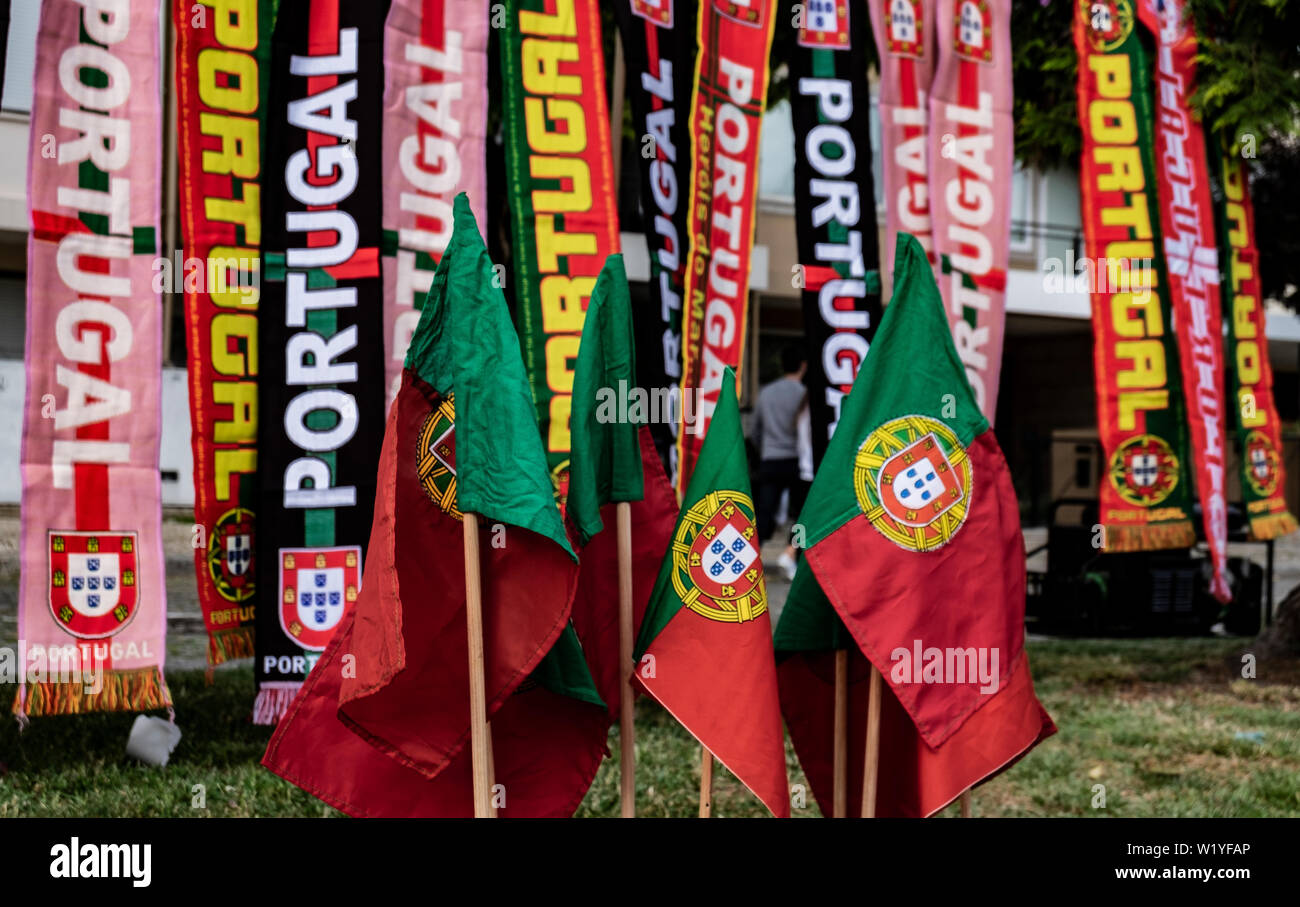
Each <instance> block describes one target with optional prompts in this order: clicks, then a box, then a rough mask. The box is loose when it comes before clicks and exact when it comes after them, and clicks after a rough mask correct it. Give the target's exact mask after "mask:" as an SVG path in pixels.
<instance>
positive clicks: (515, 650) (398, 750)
mask: <svg viewBox="0 0 1300 907" xmlns="http://www.w3.org/2000/svg"><path fill="white" fill-rule="evenodd" d="M402 380H403V384H402V389H401V391H400V392H399V393H398V396H397V399H396V400H395V401H394V403H393V407H392V410H391V412H390V415H389V420H388V430H387V432H386V433H385V437H384V448H383V453H382V454H381V457H380V467H379V468H380V475H381V476H385V477H386V479H385V481H383V482H382V483H381V489H382V490H381V492H380V500H379V501H377V502H376V504H377V506H376V513H375V521H374V528H373V530H372V533H371V540H370V545H371V547H370V548H369V549H368V550H369V551H370V552H371V555H370V559H369V561H368V563H367V564H366V570H365V576H364V577H363V579H362V584H361V587H362V589H361V594H360V595H359V596H358V598H357V603H356V612H357V620H356V626H355V629H354V631H353V647H352V648H351V649H349V650H348V651H349V652H350V653H351V654H352V655H354V656H355V658H356V663H355V676H354V677H344V678H343V679H342V689H341V692H340V699H339V710H340V713H341V717H342V718H343V720H344V721H346V722H347V723H348V724H349V725H351V726H352V727H354V729H355V730H356V731H357V733H359V734H361V735H363V736H365V737H367V738H368V739H370V741H371V742H372V743H373V744H374V745H375V746H377V747H379V748H380V749H382V750H383V751H384V752H387V753H389V754H390V755H392V756H393V757H394V758H397V759H399V760H401V761H403V762H405V763H407V764H409V765H410V766H411V767H412V768H415V769H418V770H419V771H421V772H423V773H424V774H427V775H430V776H432V775H434V774H436V773H437V772H439V771H441V770H442V769H443V768H444V767H446V765H447V764H448V762H450V761H451V759H452V757H453V756H455V755H456V753H457V752H459V751H460V748H461V747H463V746H464V745H465V744H466V743H467V742H468V741H469V667H468V656H467V654H466V653H467V652H468V640H467V638H466V633H467V631H466V624H465V568H464V555H463V551H464V525H463V523H461V522H460V521H459V520H457V519H454V518H453V517H450V516H448V515H447V514H445V513H443V512H442V510H441V509H439V507H438V505H437V504H435V503H434V502H433V501H432V500H430V499H429V497H428V496H427V495H426V494H425V493H424V489H423V488H422V487H421V485H420V480H419V477H418V474H417V472H416V463H415V459H416V438H417V435H418V433H419V431H420V427H421V426H422V425H423V424H424V420H425V417H426V416H428V414H429V413H430V412H431V411H432V410H433V409H434V408H435V407H436V406H437V402H438V401H437V397H436V395H435V394H434V393H433V391H432V389H430V388H429V387H428V386H427V385H425V384H424V383H423V382H421V381H419V380H418V379H415V378H414V377H413V376H412V375H411V374H410V373H409V372H408V373H405V374H404V375H403V379H402ZM480 529H481V531H482V536H481V539H480V545H479V547H480V552H481V564H482V566H481V576H482V584H483V650H484V655H485V675H486V680H487V691H488V716H489V718H491V717H492V715H493V713H494V712H495V711H496V710H497V709H498V708H500V707H501V705H502V703H503V702H505V700H506V698H507V697H508V696H509V695H510V694H511V692H513V690H514V689H515V687H517V686H518V685H519V684H520V683H521V682H522V681H523V680H524V679H525V678H526V677H527V676H528V675H529V673H531V672H532V671H533V669H534V668H536V667H537V665H538V663H539V662H540V661H541V660H542V657H543V656H544V655H545V654H546V652H548V651H549V650H550V648H551V646H552V645H554V643H555V640H556V639H557V638H558V637H559V635H560V631H561V630H563V628H564V624H565V623H566V622H567V621H568V619H569V610H570V605H571V603H572V600H573V594H574V590H575V589H576V588H577V580H578V565H577V564H575V563H574V562H573V560H572V558H570V557H569V556H568V555H567V554H566V553H565V552H564V551H563V550H562V549H560V548H559V547H558V546H556V545H555V543H553V542H551V541H549V540H548V539H545V538H542V537H541V536H538V535H536V534H535V533H532V532H529V531H528V530H525V529H519V528H516V527H514V526H510V527H507V528H506V530H505V533H506V534H505V546H504V547H494V546H493V544H492V540H493V532H492V531H491V527H490V526H486V525H482V524H480Z"/></svg>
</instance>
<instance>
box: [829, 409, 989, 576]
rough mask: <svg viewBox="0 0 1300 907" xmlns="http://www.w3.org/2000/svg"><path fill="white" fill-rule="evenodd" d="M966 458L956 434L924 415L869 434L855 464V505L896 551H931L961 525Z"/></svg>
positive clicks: (967, 483)
mask: <svg viewBox="0 0 1300 907" xmlns="http://www.w3.org/2000/svg"><path fill="white" fill-rule="evenodd" d="M971 482H972V475H971V462H970V457H969V456H967V454H966V449H965V448H964V447H963V446H962V444H961V442H960V441H959V440H958V438H957V435H956V433H955V432H953V430H952V429H950V428H949V427H948V426H947V425H945V424H944V423H943V422H940V421H939V420H938V419H933V418H930V417H929V416H902V417H900V418H897V419H891V420H890V421H888V422H886V423H885V424H883V425H881V426H880V427H879V428H877V429H875V430H874V431H872V432H871V433H870V434H869V435H867V438H866V440H865V441H863V442H862V446H861V447H860V448H858V455H857V458H856V460H855V462H854V470H853V487H854V491H855V493H856V494H857V498H858V506H859V507H861V508H862V512H863V513H864V514H865V515H866V517H867V519H868V520H869V521H870V522H871V524H872V525H873V526H875V527H876V529H877V530H878V531H879V532H880V534H881V535H883V536H884V537H885V538H887V539H889V540H890V541H891V542H893V543H894V544H896V545H898V546H899V547H900V548H906V549H908V550H911V551H930V550H933V549H935V548H938V547H940V546H942V545H946V544H947V543H948V542H949V541H951V540H952V537H953V536H954V535H956V533H957V530H959V529H960V528H961V527H962V525H963V524H964V523H965V521H966V514H967V513H968V512H969V510H970V498H971V491H972V485H971Z"/></svg>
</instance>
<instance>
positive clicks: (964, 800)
mask: <svg viewBox="0 0 1300 907" xmlns="http://www.w3.org/2000/svg"><path fill="white" fill-rule="evenodd" d="M961 817H962V818H963V819H969V818H970V788H969V787H968V788H966V789H965V790H964V791H962V792H961Z"/></svg>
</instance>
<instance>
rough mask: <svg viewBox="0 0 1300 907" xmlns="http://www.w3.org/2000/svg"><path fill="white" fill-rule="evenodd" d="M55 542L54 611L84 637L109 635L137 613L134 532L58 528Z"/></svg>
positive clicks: (52, 552)
mask: <svg viewBox="0 0 1300 907" xmlns="http://www.w3.org/2000/svg"><path fill="white" fill-rule="evenodd" d="M49 540H50V611H51V613H53V615H54V620H55V621H56V622H57V623H58V624H59V626H60V627H62V628H63V629H64V630H66V631H67V632H68V633H71V634H72V635H73V636H76V637H78V638H80V639H103V638H104V637H106V636H112V635H113V634H114V633H116V632H118V631H119V630H121V629H122V628H123V627H125V626H126V625H127V624H128V623H130V622H131V618H133V617H134V616H135V612H136V605H137V603H138V602H139V601H140V587H139V585H138V577H139V568H138V567H137V561H136V550H137V548H138V546H139V543H138V539H137V536H136V533H134V532H72V531H59V530H55V531H52V532H50V534H49Z"/></svg>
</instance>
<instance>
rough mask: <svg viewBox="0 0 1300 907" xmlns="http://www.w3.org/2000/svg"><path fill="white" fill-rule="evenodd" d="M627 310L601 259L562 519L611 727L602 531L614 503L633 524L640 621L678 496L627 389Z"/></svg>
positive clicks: (638, 393) (613, 667)
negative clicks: (574, 543) (577, 549)
mask: <svg viewBox="0 0 1300 907" xmlns="http://www.w3.org/2000/svg"><path fill="white" fill-rule="evenodd" d="M633 336H634V335H633V326H632V305H631V296H630V293H629V290H628V285H627V272H626V271H625V270H624V267H623V256H622V255H611V256H609V258H607V259H606V260H605V267H604V268H602V269H601V272H600V276H599V278H598V279H597V281H596V287H595V289H594V290H593V291H592V294H591V303H590V305H588V307H587V317H586V321H585V322H584V324H583V326H582V343H581V344H580V345H579V347H578V360H577V363H576V364H575V366H574V378H573V410H572V413H571V414H570V420H569V428H570V434H571V436H572V439H573V458H572V460H571V462H570V467H569V476H570V478H569V500H568V507H567V510H566V514H567V516H568V519H569V522H570V525H571V526H572V527H573V532H574V534H575V535H576V536H577V537H578V539H579V541H580V542H581V543H582V545H583V547H582V575H581V577H580V579H579V580H578V594H577V597H576V598H575V599H574V602H573V625H574V628H575V629H576V630H577V633H578V636H579V637H580V638H581V640H582V644H583V649H584V652H585V654H586V657H587V663H588V664H589V665H590V668H591V672H592V675H593V677H594V679H595V682H596V688H597V689H598V690H599V691H600V695H601V697H602V698H603V699H604V700H605V703H606V704H607V705H608V706H609V708H610V718H611V720H612V719H613V717H614V715H615V713H616V710H617V709H618V706H619V700H620V694H621V689H622V684H625V683H630V682H631V679H630V678H628V677H623V676H621V673H622V671H621V668H620V666H619V654H618V653H619V645H618V644H619V639H618V607H617V605H618V538H617V535H616V534H615V533H614V532H613V531H604V532H602V531H601V529H602V527H608V526H610V525H611V524H612V523H613V522H614V519H613V513H612V511H613V505H615V504H617V503H618V502H624V501H625V502H628V504H629V508H630V510H631V516H632V620H633V624H632V625H633V626H637V625H638V624H639V623H640V621H641V618H642V617H643V615H644V614H645V609H646V603H647V602H648V601H649V599H650V593H651V592H652V591H653V589H654V582H655V577H656V576H657V575H658V572H659V565H660V564H661V563H662V562H663V558H664V552H666V551H667V550H668V542H669V539H670V538H671V537H672V531H673V524H674V522H676V519H677V496H676V494H675V493H674V492H673V488H672V486H671V485H670V484H669V482H668V476H667V475H666V474H665V473H664V468H663V462H662V460H661V459H660V458H659V456H658V454H657V453H656V451H655V445H654V440H653V438H652V437H651V435H650V430H649V428H647V426H646V421H647V416H648V410H647V406H646V393H645V390H644V389H642V388H639V387H637V386H636V385H635V381H636V349H635V343H634V340H633Z"/></svg>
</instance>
